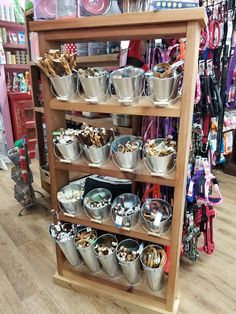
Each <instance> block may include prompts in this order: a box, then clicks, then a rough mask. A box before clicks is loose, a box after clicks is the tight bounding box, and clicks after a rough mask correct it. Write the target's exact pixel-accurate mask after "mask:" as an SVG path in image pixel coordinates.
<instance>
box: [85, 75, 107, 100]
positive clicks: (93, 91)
mask: <svg viewBox="0 0 236 314" xmlns="http://www.w3.org/2000/svg"><path fill="white" fill-rule="evenodd" d="M79 79H80V82H81V85H82V87H83V90H84V93H85V101H89V102H94V103H98V102H99V101H101V100H102V99H103V98H104V97H105V96H106V94H107V93H108V83H109V79H108V72H106V73H104V74H102V75H100V76H96V77H83V76H81V75H79Z"/></svg>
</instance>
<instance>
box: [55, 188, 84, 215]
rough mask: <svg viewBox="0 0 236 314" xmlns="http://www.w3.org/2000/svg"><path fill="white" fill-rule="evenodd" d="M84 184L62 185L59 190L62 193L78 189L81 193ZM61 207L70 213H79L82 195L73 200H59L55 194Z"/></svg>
mask: <svg viewBox="0 0 236 314" xmlns="http://www.w3.org/2000/svg"><path fill="white" fill-rule="evenodd" d="M83 190H84V186H83V185H82V184H69V185H66V186H64V187H63V188H62V189H61V190H60V191H59V192H63V193H64V194H68V193H72V192H73V191H80V192H81V194H83ZM57 199H58V201H59V203H60V204H61V206H62V209H63V210H65V211H66V212H67V213H68V214H71V215H80V214H81V213H82V212H83V205H82V196H81V198H80V199H78V200H77V201H75V202H61V201H60V200H59V198H58V196H57Z"/></svg>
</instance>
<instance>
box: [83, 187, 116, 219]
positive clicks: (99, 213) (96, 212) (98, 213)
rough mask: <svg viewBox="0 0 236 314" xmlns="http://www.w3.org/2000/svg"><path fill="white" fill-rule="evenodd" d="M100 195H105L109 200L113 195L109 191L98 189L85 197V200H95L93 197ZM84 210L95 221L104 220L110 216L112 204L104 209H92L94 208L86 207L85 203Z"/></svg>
mask: <svg viewBox="0 0 236 314" xmlns="http://www.w3.org/2000/svg"><path fill="white" fill-rule="evenodd" d="M99 193H101V194H102V193H103V194H104V193H105V194H106V197H107V198H109V199H110V200H111V199H112V194H111V192H110V191H109V190H107V189H104V188H98V189H94V190H92V191H90V192H88V193H87V194H86V195H85V197H84V200H85V199H86V198H93V196H94V195H95V194H99ZM84 208H85V210H86V211H88V212H89V213H90V215H91V216H92V217H93V218H94V219H98V220H104V219H106V218H107V217H108V216H109V215H110V209H111V203H108V204H107V205H105V206H103V207H93V208H92V207H89V206H87V205H85V202H84Z"/></svg>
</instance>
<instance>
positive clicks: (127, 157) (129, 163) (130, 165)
mask: <svg viewBox="0 0 236 314" xmlns="http://www.w3.org/2000/svg"><path fill="white" fill-rule="evenodd" d="M129 141H137V142H139V144H140V146H139V148H138V149H137V150H136V151H134V152H127V153H121V152H118V146H119V145H125V144H126V143H127V142H129ZM141 146H142V141H141V139H140V138H139V137H136V136H132V135H124V136H120V137H118V138H116V139H115V140H114V141H113V142H112V144H111V149H112V158H113V161H114V162H115V163H116V164H117V165H118V167H120V168H123V169H135V168H136V167H137V166H138V164H139V162H140V159H141Z"/></svg>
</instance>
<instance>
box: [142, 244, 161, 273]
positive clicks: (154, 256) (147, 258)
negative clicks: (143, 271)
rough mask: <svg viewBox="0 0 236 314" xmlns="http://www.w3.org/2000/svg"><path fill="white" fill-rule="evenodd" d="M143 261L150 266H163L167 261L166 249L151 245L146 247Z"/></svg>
mask: <svg viewBox="0 0 236 314" xmlns="http://www.w3.org/2000/svg"><path fill="white" fill-rule="evenodd" d="M142 262H143V264H144V265H145V266H147V267H150V268H158V267H161V266H162V265H163V264H164V263H165V251H164V250H163V249H160V248H156V247H153V246H149V247H147V248H145V249H144V252H143V257H142Z"/></svg>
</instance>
